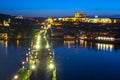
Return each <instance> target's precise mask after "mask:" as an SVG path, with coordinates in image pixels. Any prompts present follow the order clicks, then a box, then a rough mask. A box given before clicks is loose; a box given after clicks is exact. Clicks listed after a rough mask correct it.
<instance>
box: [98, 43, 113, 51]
mask: <svg viewBox="0 0 120 80" xmlns="http://www.w3.org/2000/svg"><path fill="white" fill-rule="evenodd" d="M96 45H97V49H98V50H107V51H112V50H113V49H114V45H113V44H103V43H96Z"/></svg>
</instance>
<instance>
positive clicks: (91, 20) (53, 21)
mask: <svg viewBox="0 0 120 80" xmlns="http://www.w3.org/2000/svg"><path fill="white" fill-rule="evenodd" d="M48 21H49V22H50V24H53V25H62V24H61V22H62V21H69V22H83V23H105V24H110V23H117V21H116V19H114V20H113V19H110V18H98V16H95V18H88V17H87V15H86V14H81V13H80V12H77V13H75V15H74V16H73V17H62V18H52V17H50V18H48Z"/></svg>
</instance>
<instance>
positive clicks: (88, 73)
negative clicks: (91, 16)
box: [52, 40, 120, 80]
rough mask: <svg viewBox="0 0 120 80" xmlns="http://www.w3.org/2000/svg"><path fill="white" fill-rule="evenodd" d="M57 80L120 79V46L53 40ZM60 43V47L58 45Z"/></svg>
mask: <svg viewBox="0 0 120 80" xmlns="http://www.w3.org/2000/svg"><path fill="white" fill-rule="evenodd" d="M52 45H53V47H54V48H55V50H54V51H55V61H56V66H57V80H120V47H119V44H118V45H113V44H105V43H91V42H89V43H88V42H86V41H82V40H80V41H79V42H78V41H77V42H75V41H64V43H63V44H62V45H61V44H60V41H53V44H52ZM57 45H59V47H57Z"/></svg>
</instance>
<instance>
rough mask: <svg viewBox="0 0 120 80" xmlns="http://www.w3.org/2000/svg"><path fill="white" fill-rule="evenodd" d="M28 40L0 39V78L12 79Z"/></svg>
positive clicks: (22, 57)
mask: <svg viewBox="0 0 120 80" xmlns="http://www.w3.org/2000/svg"><path fill="white" fill-rule="evenodd" d="M29 44H30V41H29V40H22V41H19V40H9V41H3V40H0V80H12V77H13V76H14V75H15V74H16V72H17V71H18V70H19V68H20V66H19V65H18V64H19V63H20V62H21V61H23V60H24V59H25V58H24V54H25V53H26V51H27V49H28V47H29V46H30V45H29Z"/></svg>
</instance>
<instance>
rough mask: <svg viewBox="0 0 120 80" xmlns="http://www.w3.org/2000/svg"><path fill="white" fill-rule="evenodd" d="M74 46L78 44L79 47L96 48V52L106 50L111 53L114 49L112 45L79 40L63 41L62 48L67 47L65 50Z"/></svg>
mask: <svg viewBox="0 0 120 80" xmlns="http://www.w3.org/2000/svg"><path fill="white" fill-rule="evenodd" d="M75 44H79V45H80V46H79V47H84V48H87V47H90V48H94V47H95V48H97V49H98V50H107V51H112V50H113V49H114V44H108V43H95V42H87V41H85V40H79V41H64V46H67V48H71V47H74V46H75Z"/></svg>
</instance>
